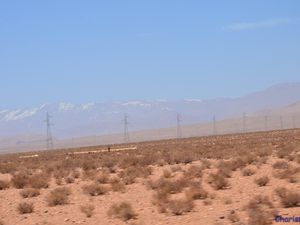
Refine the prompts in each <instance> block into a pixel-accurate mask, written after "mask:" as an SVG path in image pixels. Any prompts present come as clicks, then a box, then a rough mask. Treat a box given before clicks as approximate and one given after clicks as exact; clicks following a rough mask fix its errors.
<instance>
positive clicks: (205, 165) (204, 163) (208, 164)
mask: <svg viewBox="0 0 300 225" xmlns="http://www.w3.org/2000/svg"><path fill="white" fill-rule="evenodd" d="M201 167H202V169H210V168H211V167H212V163H211V161H209V160H208V159H202V160H201Z"/></svg>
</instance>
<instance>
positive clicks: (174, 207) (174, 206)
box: [168, 199, 194, 216]
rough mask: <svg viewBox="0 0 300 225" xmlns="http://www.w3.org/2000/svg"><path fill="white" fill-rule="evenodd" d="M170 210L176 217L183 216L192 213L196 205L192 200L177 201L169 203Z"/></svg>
mask: <svg viewBox="0 0 300 225" xmlns="http://www.w3.org/2000/svg"><path fill="white" fill-rule="evenodd" d="M168 208H169V209H170V211H171V212H172V213H173V214H174V215H177V216H178V215H182V214H184V213H187V212H190V211H192V209H193V208H194V203H193V200H192V199H176V200H171V201H169V203H168Z"/></svg>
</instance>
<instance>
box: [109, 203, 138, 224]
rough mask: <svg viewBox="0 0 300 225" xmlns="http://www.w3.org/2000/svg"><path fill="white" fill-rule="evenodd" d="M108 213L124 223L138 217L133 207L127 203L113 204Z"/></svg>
mask: <svg viewBox="0 0 300 225" xmlns="http://www.w3.org/2000/svg"><path fill="white" fill-rule="evenodd" d="M107 213H108V215H109V216H110V217H115V218H119V219H121V220H123V221H128V220H131V219H135V218H136V217H137V214H136V213H135V212H134V211H133V209H132V206H131V205H130V204H129V203H127V202H121V203H119V204H113V205H112V206H111V207H110V209H109V210H108V212H107Z"/></svg>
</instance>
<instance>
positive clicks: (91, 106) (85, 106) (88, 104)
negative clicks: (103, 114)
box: [81, 102, 96, 111]
mask: <svg viewBox="0 0 300 225" xmlns="http://www.w3.org/2000/svg"><path fill="white" fill-rule="evenodd" d="M95 105H96V104H95V103H94V102H90V103H87V104H83V105H81V108H82V110H83V111H85V110H91V109H92V108H93V107H94V106H95Z"/></svg>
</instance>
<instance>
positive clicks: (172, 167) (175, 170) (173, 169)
mask: <svg viewBox="0 0 300 225" xmlns="http://www.w3.org/2000/svg"><path fill="white" fill-rule="evenodd" d="M170 168H171V171H172V172H173V173H175V172H178V171H181V170H182V168H181V166H180V165H172V166H171V167H170Z"/></svg>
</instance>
